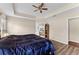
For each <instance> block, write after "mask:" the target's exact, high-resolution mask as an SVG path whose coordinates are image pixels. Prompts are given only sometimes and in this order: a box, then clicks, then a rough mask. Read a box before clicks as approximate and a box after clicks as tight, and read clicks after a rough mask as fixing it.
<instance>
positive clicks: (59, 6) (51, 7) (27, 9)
mask: <svg viewBox="0 0 79 59" xmlns="http://www.w3.org/2000/svg"><path fill="white" fill-rule="evenodd" d="M14 5H15V8H14V9H13V4H12V3H0V10H1V11H2V12H4V13H5V14H6V15H10V16H13V15H15V14H14V10H15V11H16V12H17V13H18V14H20V16H22V15H21V13H22V14H24V15H25V17H28V18H45V17H48V16H50V15H54V14H55V13H57V12H61V11H62V12H63V11H64V10H66V9H68V8H71V6H72V7H74V6H73V5H76V4H69V3H45V7H47V8H48V10H47V11H43V13H42V14H41V13H40V12H39V11H37V12H34V10H35V8H34V7H32V5H38V4H37V3H16V4H14ZM76 6H79V4H77V5H76Z"/></svg>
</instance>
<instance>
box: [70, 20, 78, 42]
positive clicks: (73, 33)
mask: <svg viewBox="0 0 79 59" xmlns="http://www.w3.org/2000/svg"><path fill="white" fill-rule="evenodd" d="M69 23H70V41H72V42H77V43H79V18H74V19H71V20H70V21H69Z"/></svg>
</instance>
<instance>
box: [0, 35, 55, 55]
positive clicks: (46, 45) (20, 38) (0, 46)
mask: <svg viewBox="0 0 79 59" xmlns="http://www.w3.org/2000/svg"><path fill="white" fill-rule="evenodd" d="M54 52H55V48H54V46H53V44H52V42H51V41H50V40H48V39H45V38H42V37H39V36H37V35H34V34H28V35H10V36H7V37H4V38H1V40H0V55H53V54H54Z"/></svg>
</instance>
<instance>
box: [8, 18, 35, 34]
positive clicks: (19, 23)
mask: <svg viewBox="0 0 79 59" xmlns="http://www.w3.org/2000/svg"><path fill="white" fill-rule="evenodd" d="M7 19H8V22H7V25H8V26H7V29H8V33H9V34H17V35H22V34H34V33H35V21H34V20H28V19H23V18H18V17H8V18H7Z"/></svg>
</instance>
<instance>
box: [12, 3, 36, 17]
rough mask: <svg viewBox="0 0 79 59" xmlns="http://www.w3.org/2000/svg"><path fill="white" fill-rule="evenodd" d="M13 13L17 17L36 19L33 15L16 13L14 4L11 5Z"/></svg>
mask: <svg viewBox="0 0 79 59" xmlns="http://www.w3.org/2000/svg"><path fill="white" fill-rule="evenodd" d="M12 5H13V12H14V15H18V16H21V17H28V18H36V16H33V15H29V14H26V13H21V12H18V11H17V10H16V8H15V6H16V5H15V4H14V3H13V4H12Z"/></svg>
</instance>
